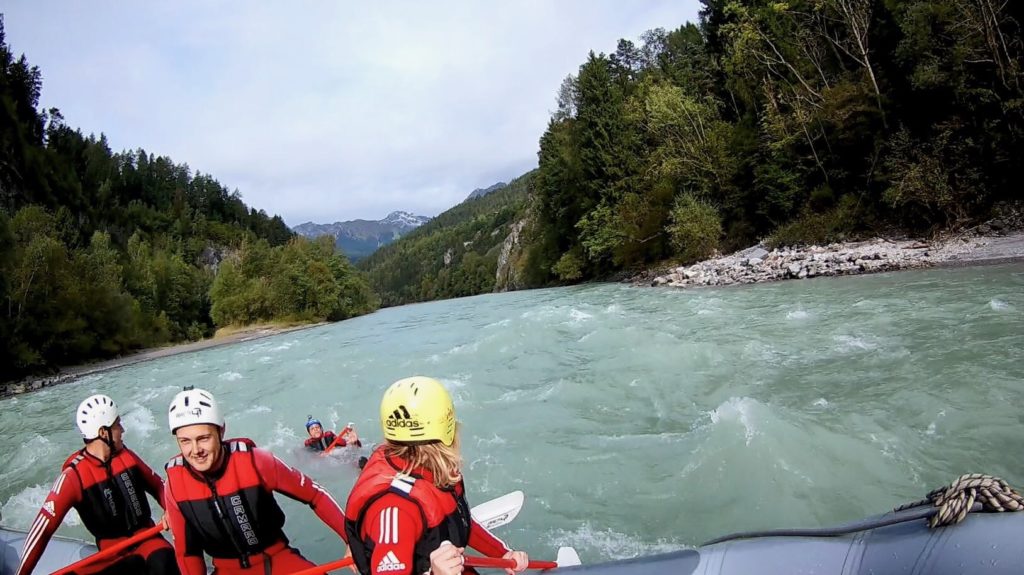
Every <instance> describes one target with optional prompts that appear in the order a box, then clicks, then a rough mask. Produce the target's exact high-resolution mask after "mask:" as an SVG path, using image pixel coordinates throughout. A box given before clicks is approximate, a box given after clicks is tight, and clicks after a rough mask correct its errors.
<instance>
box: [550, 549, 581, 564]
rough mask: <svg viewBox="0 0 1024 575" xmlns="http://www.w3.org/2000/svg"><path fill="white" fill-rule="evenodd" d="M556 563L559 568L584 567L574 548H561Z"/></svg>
mask: <svg viewBox="0 0 1024 575" xmlns="http://www.w3.org/2000/svg"><path fill="white" fill-rule="evenodd" d="M555 563H558V566H559V567H574V566H576V565H583V563H582V562H581V561H580V555H579V553H576V550H575V549H573V548H572V547H559V548H558V558H557V559H555Z"/></svg>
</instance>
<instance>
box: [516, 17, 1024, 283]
mask: <svg viewBox="0 0 1024 575" xmlns="http://www.w3.org/2000/svg"><path fill="white" fill-rule="evenodd" d="M1022 15H1024V3H1022V2H998V1H994V0H790V1H788V2H776V1H763V0H702V11H701V18H700V23H699V24H686V25H685V26H682V27H681V28H678V29H676V30H673V31H671V32H667V33H666V32H665V31H663V30H653V31H650V32H648V33H646V34H644V35H643V37H642V42H641V43H640V44H639V45H637V44H634V43H632V42H630V41H627V40H621V41H620V42H619V44H618V47H617V49H616V50H615V52H614V53H611V54H607V55H606V54H594V53H591V54H590V56H589V58H587V61H586V62H584V63H583V65H582V66H580V68H579V72H578V74H576V75H573V76H570V77H568V78H567V79H566V80H565V82H564V83H563V85H562V86H561V88H560V90H559V91H558V95H557V100H558V109H557V112H556V113H555V114H554V116H553V117H552V119H551V121H550V124H549V126H548V128H547V130H546V131H545V133H544V134H543V135H542V136H541V139H540V152H539V168H538V170H537V174H536V177H535V179H534V186H533V191H534V204H533V209H532V210H531V214H532V216H531V221H532V225H531V226H530V229H529V232H530V245H529V247H528V251H527V257H526V261H525V263H524V266H525V270H526V277H527V282H528V284H529V285H534V286H536V285H545V284H547V283H550V282H552V281H578V280H582V279H587V278H594V277H603V276H605V275H607V274H609V273H612V272H615V271H616V270H621V269H629V268H633V267H637V266H642V265H645V264H649V263H651V262H656V261H660V260H663V259H666V258H677V259H682V260H695V259H698V258H703V257H705V256H707V255H709V254H710V253H711V252H712V251H713V250H715V249H720V248H721V249H729V248H736V247H741V246H745V245H749V244H750V243H753V242H756V241H757V240H759V239H762V238H765V237H770V239H771V241H774V242H775V243H797V242H824V241H828V240H835V239H841V238H844V237H847V236H849V235H851V234H856V233H858V232H864V231H878V230H880V229H882V230H885V229H889V230H893V229H898V230H907V231H912V232H917V233H921V232H928V231H935V230H938V229H945V228H951V227H961V226H964V225H967V224H968V223H970V222H972V221H977V220H978V219H979V218H984V217H986V216H987V215H988V214H990V213H991V211H992V209H993V207H994V206H996V205H997V204H998V203H999V202H1002V201H1019V200H1021V198H1022V192H1021V187H1020V185H1019V180H1020V179H1021V176H1022V175H1024V166H1022V158H1024V70H1022V65H1024V36H1022V30H1021V23H1022V22H1024V18H1022Z"/></svg>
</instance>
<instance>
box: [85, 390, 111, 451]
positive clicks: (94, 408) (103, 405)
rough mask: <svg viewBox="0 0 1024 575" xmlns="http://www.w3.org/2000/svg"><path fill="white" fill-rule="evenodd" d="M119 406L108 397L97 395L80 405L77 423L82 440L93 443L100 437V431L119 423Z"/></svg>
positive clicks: (86, 399) (91, 396)
mask: <svg viewBox="0 0 1024 575" xmlns="http://www.w3.org/2000/svg"><path fill="white" fill-rule="evenodd" d="M117 416H118V413H117V404H116V403H114V400H113V399H110V398H109V397H107V396H106V395H103V394H100V393H98V394H96V395H90V396H89V397H87V398H85V401H83V402H82V403H79V404H78V411H76V412H75V423H76V424H78V430H79V431H81V432H82V439H84V440H86V441H91V440H93V439H96V438H97V437H99V436H100V429H102V428H104V427H110V426H112V425H114V422H115V421H117Z"/></svg>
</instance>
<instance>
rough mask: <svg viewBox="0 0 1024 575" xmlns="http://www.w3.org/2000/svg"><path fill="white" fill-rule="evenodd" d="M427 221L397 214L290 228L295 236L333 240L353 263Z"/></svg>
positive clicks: (405, 213)
mask: <svg viewBox="0 0 1024 575" xmlns="http://www.w3.org/2000/svg"><path fill="white" fill-rule="evenodd" d="M428 221H430V218H428V217H426V216H417V215H414V214H410V213H409V212H405V211H401V210H397V211H394V212H391V213H390V214H388V215H387V216H386V217H385V218H384V219H382V220H376V221H374V220H349V221H346V222H334V223H333V224H315V223H313V222H306V223H304V224H300V225H298V226H295V227H294V228H292V230H293V231H295V233H297V234H300V235H303V236H306V237H307V238H315V237H318V236H332V237H333V238H334V240H335V244H336V245H337V246H338V247H339V248H341V250H342V251H344V252H345V254H346V255H348V257H349V259H351V260H352V261H356V260H359V259H362V258H365V257H366V256H368V255H370V254H372V253H373V252H374V251H376V250H377V248H379V247H381V246H384V245H387V244H390V243H391V242H393V241H395V240H397V239H398V238H400V237H401V236H403V235H405V234H407V233H409V232H410V231H412V230H414V229H416V228H418V227H420V226H422V225H423V224H425V223H427V222H428Z"/></svg>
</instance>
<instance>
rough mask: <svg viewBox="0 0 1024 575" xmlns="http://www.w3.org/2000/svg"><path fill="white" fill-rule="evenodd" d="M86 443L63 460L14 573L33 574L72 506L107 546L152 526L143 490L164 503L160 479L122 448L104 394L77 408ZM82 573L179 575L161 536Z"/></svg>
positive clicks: (115, 418)
mask: <svg viewBox="0 0 1024 575" xmlns="http://www.w3.org/2000/svg"><path fill="white" fill-rule="evenodd" d="M75 423H76V424H77V425H78V430H79V431H81V433H82V440H83V441H85V447H84V448H83V449H80V450H79V451H77V452H75V453H74V454H72V455H71V457H69V458H68V459H67V461H65V462H64V466H63V469H62V470H61V474H60V475H59V476H58V477H57V481H55V482H54V484H53V488H52V489H51V490H50V493H49V494H48V495H47V496H46V501H45V502H44V503H43V507H42V509H40V510H39V515H37V516H36V519H35V521H34V522H33V523H32V527H31V528H30V529H29V532H28V536H27V537H26V538H25V549H24V551H23V552H22V559H21V566H20V567H19V568H18V575H28V574H29V573H32V570H33V569H34V568H35V566H36V563H38V561H39V558H40V557H41V556H42V554H43V550H44V549H46V545H47V543H49V541H50V538H51V537H52V536H53V533H54V532H55V531H56V530H57V527H59V526H60V523H61V521H62V520H63V519H64V515H66V514H67V512H68V511H69V510H70V509H71V508H72V507H73V508H75V510H77V511H78V515H79V517H81V518H82V523H84V524H85V527H86V528H87V529H88V530H89V532H90V533H92V535H93V536H94V537H95V538H96V545H97V546H98V547H99V548H100V549H105V548H107V547H110V546H111V545H114V544H116V543H118V542H120V541H123V540H124V539H126V538H128V537H131V536H132V535H134V534H135V533H137V532H139V531H142V530H144V529H148V528H150V527H152V526H153V525H154V523H153V518H152V516H151V513H150V507H149V501H148V500H147V499H146V493H149V494H150V495H151V496H153V498H154V499H155V500H156V501H157V503H159V504H160V506H161V507H162V506H163V491H164V483H163V480H161V479H160V476H158V475H157V474H156V473H153V470H152V469H150V468H149V466H148V465H146V464H145V463H144V462H143V461H142V459H141V458H139V456H138V455H136V454H135V452H133V451H132V450H130V449H128V448H127V447H125V446H124V443H123V442H122V439H121V438H122V434H123V433H124V428H123V427H121V417H120V415H119V413H118V411H117V404H115V403H114V400H112V399H110V398H109V397H107V396H106V395H92V396H89V397H87V398H86V399H85V401H83V402H82V403H81V404H79V405H78V409H77V410H75ZM81 573H83V574H84V573H102V574H104V575H113V574H121V573H124V574H126V575H127V574H134V573H149V574H153V575H156V574H160V575H163V574H177V573H178V567H177V565H176V564H175V561H174V552H173V549H172V548H171V545H170V544H169V543H168V542H167V541H166V540H165V539H164V538H163V537H161V536H160V535H156V536H154V537H152V538H150V539H146V540H145V541H143V542H142V543H139V544H138V545H136V546H135V547H132V548H130V549H128V550H126V551H124V552H123V553H121V554H119V555H118V556H116V557H114V558H113V559H111V560H107V561H97V563H96V564H94V565H92V566H90V567H89V568H87V569H84V570H82V571H81Z"/></svg>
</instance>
